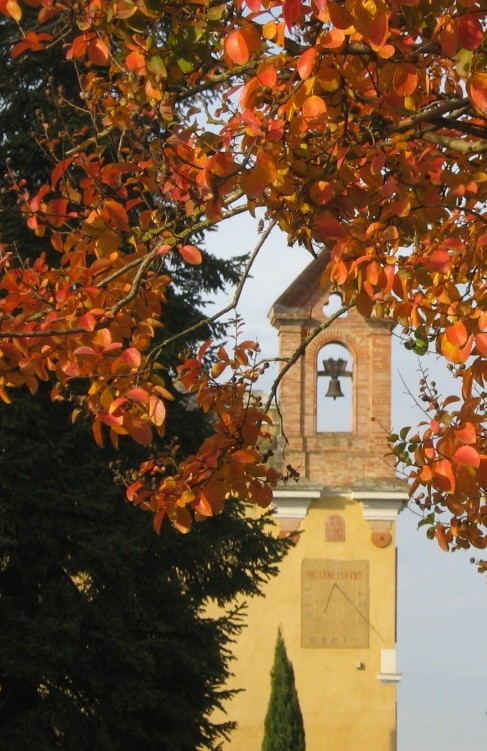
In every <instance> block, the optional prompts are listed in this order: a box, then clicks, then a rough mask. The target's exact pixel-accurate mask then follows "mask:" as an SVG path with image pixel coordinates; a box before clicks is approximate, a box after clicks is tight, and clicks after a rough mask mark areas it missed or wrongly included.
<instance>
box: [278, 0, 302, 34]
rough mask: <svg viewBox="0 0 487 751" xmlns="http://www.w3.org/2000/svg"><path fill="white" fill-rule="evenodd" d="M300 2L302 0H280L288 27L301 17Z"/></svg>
mask: <svg viewBox="0 0 487 751" xmlns="http://www.w3.org/2000/svg"><path fill="white" fill-rule="evenodd" d="M301 4H302V0H282V13H283V16H284V20H285V22H286V26H287V27H288V29H291V28H292V26H293V25H294V23H295V22H296V21H298V20H299V18H300V17H301Z"/></svg>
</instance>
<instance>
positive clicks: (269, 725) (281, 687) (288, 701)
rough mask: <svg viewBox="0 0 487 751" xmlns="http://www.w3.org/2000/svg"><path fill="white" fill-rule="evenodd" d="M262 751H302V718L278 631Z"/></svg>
mask: <svg viewBox="0 0 487 751" xmlns="http://www.w3.org/2000/svg"><path fill="white" fill-rule="evenodd" d="M262 751H305V736H304V726H303V716H302V714H301V708H300V706H299V699H298V694H297V691H296V686H295V683H294V670H293V666H292V663H291V662H290V660H289V658H288V656H287V652H286V645H285V644H284V639H283V636H282V631H281V629H280V628H279V630H278V632H277V641H276V646H275V650H274V664H273V666H272V670H271V696H270V699H269V706H268V708H267V714H266V718H265V725H264V740H263V742H262Z"/></svg>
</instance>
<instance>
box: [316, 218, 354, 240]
mask: <svg viewBox="0 0 487 751" xmlns="http://www.w3.org/2000/svg"><path fill="white" fill-rule="evenodd" d="M314 228H315V230H316V232H317V233H318V235H319V236H320V237H321V238H322V239H323V240H324V241H325V242H326V240H341V239H342V238H344V237H346V236H347V231H346V229H345V227H344V226H343V225H342V224H341V222H339V221H338V219H336V218H335V217H334V216H332V215H331V214H323V215H322V216H320V217H318V219H317V220H316V222H315V224H314Z"/></svg>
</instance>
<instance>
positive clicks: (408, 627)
mask: <svg viewBox="0 0 487 751" xmlns="http://www.w3.org/2000/svg"><path fill="white" fill-rule="evenodd" d="M258 237H259V236H258V234H257V221H256V220H252V219H250V218H248V217H247V218H243V217H238V218H237V219H235V220H232V222H231V223H228V224H227V225H226V226H225V225H223V226H222V227H221V228H220V230H219V231H218V233H214V234H212V235H210V237H209V239H208V247H209V248H211V251H212V252H214V253H217V254H218V255H221V256H223V257H230V256H233V255H241V254H243V253H249V252H251V251H252V249H253V247H254V246H255V244H256V242H257V240H258ZM311 260H312V259H311V256H310V255H309V253H307V252H306V251H305V250H304V249H302V248H289V247H287V244H286V238H285V237H284V236H283V235H282V234H280V233H279V232H278V231H274V233H273V234H272V235H271V237H270V239H269V241H268V242H267V244H266V246H265V247H264V248H263V250H262V251H261V253H260V254H259V257H258V259H257V261H256V263H255V265H254V267H253V279H251V280H249V281H248V284H247V286H246V289H245V292H244V295H243V297H242V299H241V303H240V304H239V308H238V310H239V313H240V314H241V315H242V316H243V318H244V320H245V322H246V329H245V332H246V333H245V338H250V339H257V340H258V341H259V343H260V345H261V348H262V351H263V353H264V354H266V355H268V356H269V357H272V356H275V355H276V354H277V336H276V333H275V330H274V329H273V328H272V327H271V326H270V324H269V322H268V319H267V313H268V311H269V308H270V306H271V305H272V303H273V301H274V300H275V299H276V298H277V297H278V296H279V295H280V293H281V292H283V291H284V289H286V287H287V286H288V285H289V284H290V282H291V281H292V280H293V279H294V278H295V276H296V274H297V273H299V271H300V270H301V269H303V268H304V266H305V265H306V264H307V263H309V262H310V261H311ZM212 312H213V308H212ZM428 367H429V369H430V371H431V372H432V371H434V369H435V359H434V358H431V359H430V360H429V361H428ZM393 370H394V380H393V395H394V397H393V426H394V428H395V429H398V428H400V427H402V426H404V425H411V424H415V422H414V421H415V420H416V422H417V420H418V414H419V413H418V411H417V409H416V408H415V407H414V405H413V404H412V402H411V400H410V398H409V396H407V395H406V393H405V388H404V386H403V384H402V382H401V380H400V378H399V372H400V373H401V375H402V378H403V379H404V381H406V382H407V383H408V385H409V386H410V387H411V390H412V391H413V392H414V390H415V388H416V389H417V383H418V380H419V378H420V375H419V373H418V359H417V358H416V356H415V355H413V354H412V353H410V352H407V351H406V350H405V349H404V347H402V346H401V345H400V344H399V343H397V344H396V346H394V354H393ZM274 373H275V370H274ZM271 380H272V369H270V372H269V373H268V375H267V376H266V379H265V381H263V382H262V384H259V387H261V388H263V389H264V390H265V388H266V387H267V388H268V386H269V383H270V382H271ZM435 380H436V381H437V382H439V381H440V378H439V377H438V375H437V373H436V372H435ZM419 419H421V417H419ZM417 522H418V519H417V518H416V517H415V516H414V515H413V513H412V512H410V511H409V510H407V509H406V510H405V511H404V512H402V513H401V515H400V517H399V521H398V548H399V554H398V555H399V568H398V669H399V670H400V672H402V674H403V679H402V681H401V683H400V684H399V688H398V728H399V730H398V751H485V748H486V746H487V670H486V663H485V658H486V655H487V631H486V620H487V619H486V615H487V580H486V577H485V575H484V576H481V575H480V574H478V573H477V572H476V568H475V566H472V565H470V564H469V558H470V557H471V556H472V555H475V551H474V552H473V553H472V552H471V551H466V553H465V554H464V553H462V552H457V553H454V554H452V553H443V552H442V551H441V550H440V548H439V547H438V546H437V544H436V542H433V541H430V540H427V539H426V536H425V532H424V529H420V530H417ZM357 751H360V750H359V749H358V750H357Z"/></svg>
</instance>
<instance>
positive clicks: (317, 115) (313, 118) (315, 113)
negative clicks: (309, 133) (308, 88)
mask: <svg viewBox="0 0 487 751" xmlns="http://www.w3.org/2000/svg"><path fill="white" fill-rule="evenodd" d="M302 113H303V117H304V119H305V120H306V122H307V123H308V124H310V125H317V124H318V123H319V122H320V120H322V119H323V117H324V116H325V115H326V104H325V102H324V100H323V99H322V98H321V97H320V96H315V95H313V96H310V97H308V98H307V99H305V101H304V104H303V108H302Z"/></svg>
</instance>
